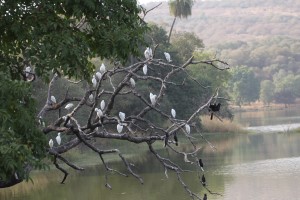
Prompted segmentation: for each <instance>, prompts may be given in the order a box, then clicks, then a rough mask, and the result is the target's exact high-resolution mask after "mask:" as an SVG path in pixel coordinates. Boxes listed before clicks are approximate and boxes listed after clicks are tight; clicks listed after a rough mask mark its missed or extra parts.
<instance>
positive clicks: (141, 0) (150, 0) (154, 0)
mask: <svg viewBox="0 0 300 200" xmlns="http://www.w3.org/2000/svg"><path fill="white" fill-rule="evenodd" d="M162 1H166V0H138V2H140V3H141V4H145V3H149V2H162Z"/></svg>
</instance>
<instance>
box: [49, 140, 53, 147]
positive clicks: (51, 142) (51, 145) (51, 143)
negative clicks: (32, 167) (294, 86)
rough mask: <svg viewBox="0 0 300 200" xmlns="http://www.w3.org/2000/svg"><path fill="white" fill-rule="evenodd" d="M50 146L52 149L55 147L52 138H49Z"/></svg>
mask: <svg viewBox="0 0 300 200" xmlns="http://www.w3.org/2000/svg"><path fill="white" fill-rule="evenodd" d="M49 147H50V149H52V147H53V140H52V139H50V140H49Z"/></svg>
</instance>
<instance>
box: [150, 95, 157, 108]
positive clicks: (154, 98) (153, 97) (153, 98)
mask: <svg viewBox="0 0 300 200" xmlns="http://www.w3.org/2000/svg"><path fill="white" fill-rule="evenodd" d="M150 101H151V104H152V105H153V106H154V104H155V103H156V95H155V94H152V93H151V92H150Z"/></svg>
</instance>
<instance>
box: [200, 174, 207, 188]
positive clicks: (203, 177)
mask: <svg viewBox="0 0 300 200" xmlns="http://www.w3.org/2000/svg"><path fill="white" fill-rule="evenodd" d="M201 183H202V185H203V186H204V187H205V186H206V179H205V176H204V174H203V175H202V178H201Z"/></svg>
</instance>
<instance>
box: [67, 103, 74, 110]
mask: <svg viewBox="0 0 300 200" xmlns="http://www.w3.org/2000/svg"><path fill="white" fill-rule="evenodd" d="M73 106H74V104H73V103H68V104H67V105H66V107H65V109H67V110H70V109H71V108H72V107H73Z"/></svg>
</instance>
